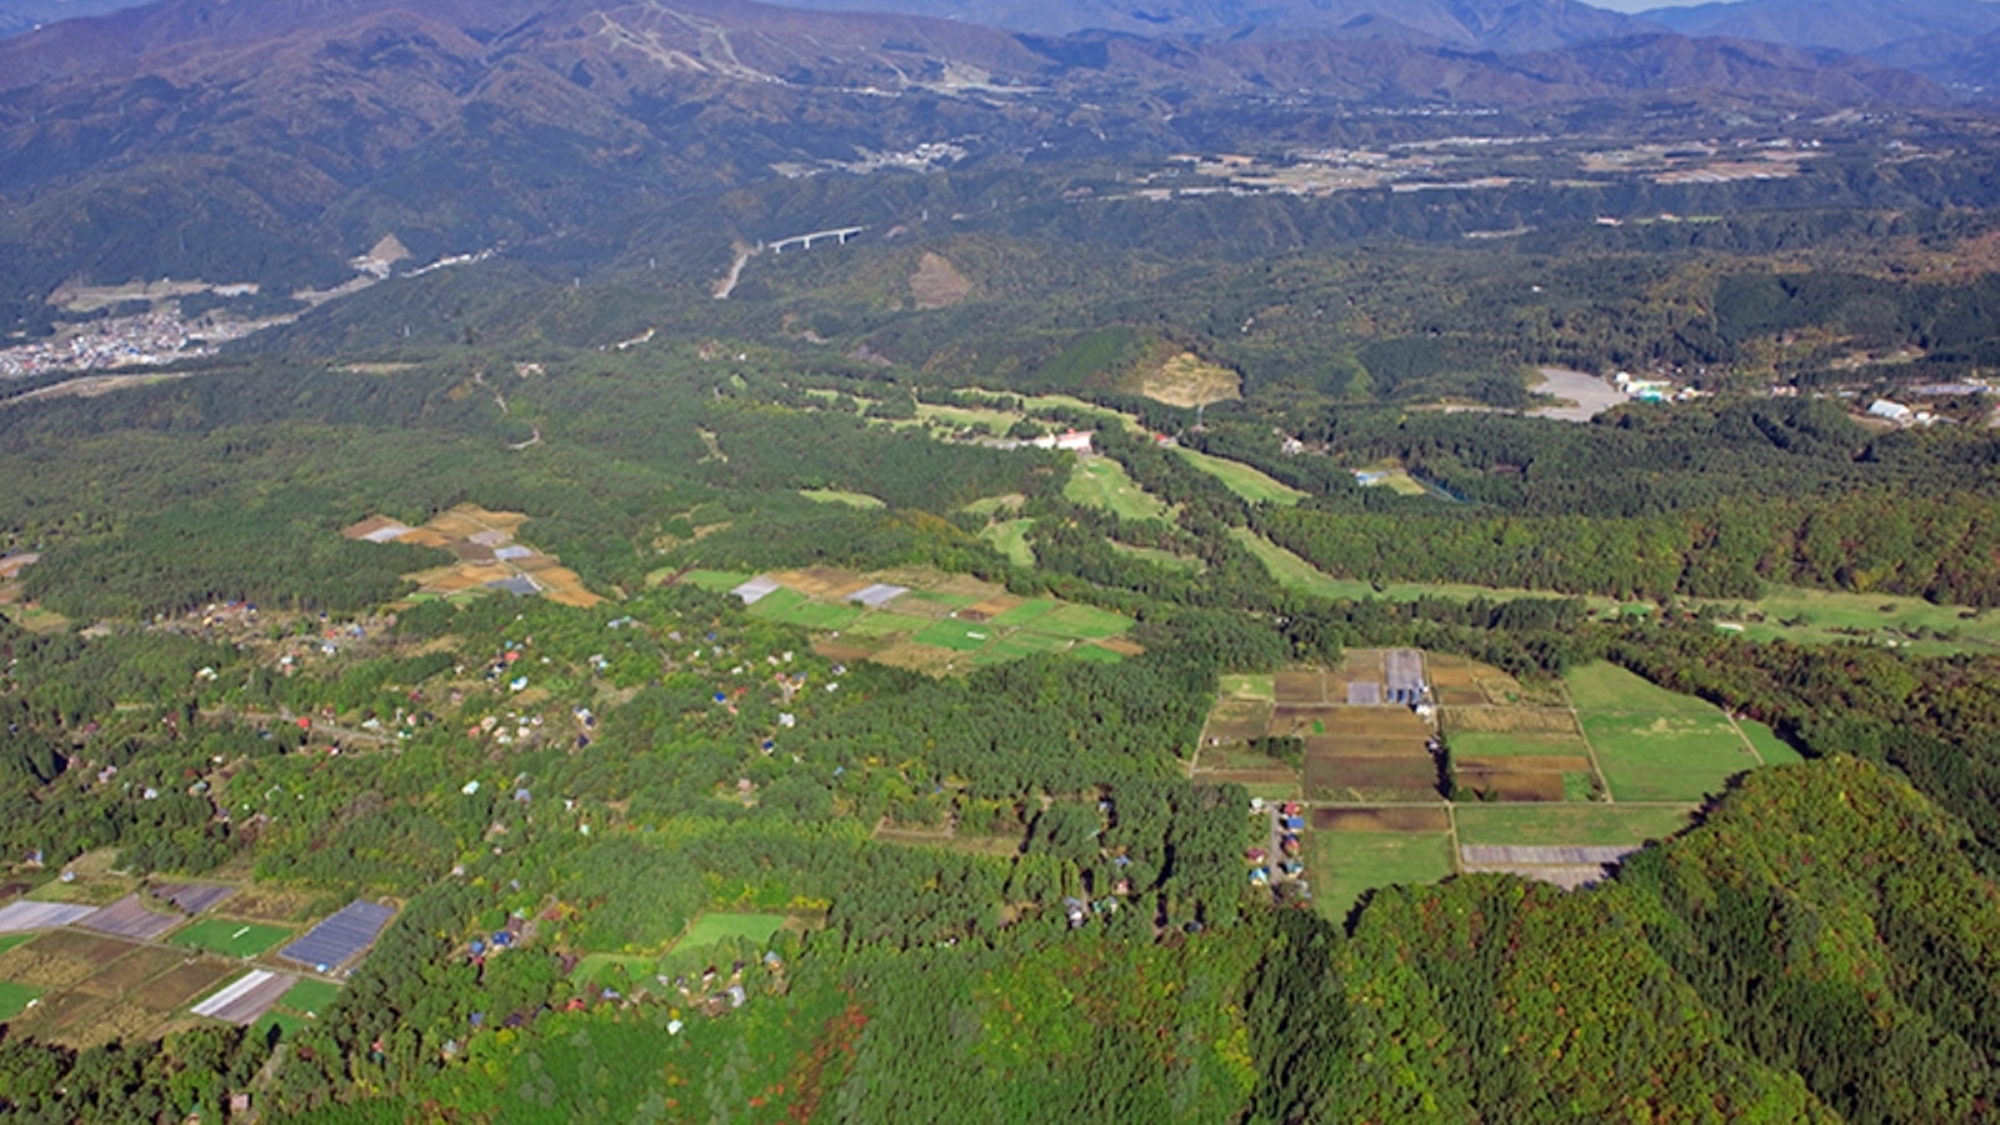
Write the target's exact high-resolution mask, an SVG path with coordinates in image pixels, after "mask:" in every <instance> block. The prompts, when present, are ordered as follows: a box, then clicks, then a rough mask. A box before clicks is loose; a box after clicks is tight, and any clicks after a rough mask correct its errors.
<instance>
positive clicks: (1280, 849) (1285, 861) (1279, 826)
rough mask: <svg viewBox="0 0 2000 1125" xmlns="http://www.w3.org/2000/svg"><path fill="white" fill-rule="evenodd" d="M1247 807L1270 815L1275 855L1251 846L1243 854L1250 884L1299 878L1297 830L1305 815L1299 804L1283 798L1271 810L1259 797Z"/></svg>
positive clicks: (1302, 827) (1301, 871)
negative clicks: (1247, 866) (1248, 869)
mask: <svg viewBox="0 0 2000 1125" xmlns="http://www.w3.org/2000/svg"><path fill="white" fill-rule="evenodd" d="M1250 809H1251V811H1252V812H1254V813H1260V814H1263V813H1269V814H1270V815H1271V816H1272V817H1273V819H1272V825H1273V829H1272V836H1273V837H1274V840H1275V844H1276V847H1277V854H1276V856H1273V855H1272V854H1271V853H1270V852H1269V851H1267V850H1266V849H1264V848H1251V849H1250V850H1248V851H1246V852H1244V853H1243V859H1244V862H1246V863H1248V864H1249V865H1250V885H1251V886H1253V887H1268V886H1270V885H1272V884H1273V883H1278V882H1285V881H1290V880H1301V879H1303V878H1304V877H1305V873H1306V865H1305V861H1304V860H1302V859H1301V858H1300V855H1301V854H1302V852H1303V850H1304V849H1303V847H1302V846H1301V845H1300V843H1299V833H1301V832H1303V831H1305V827H1306V818H1305V815H1304V810H1303V809H1302V808H1301V807H1300V806H1299V803H1298V802H1297V801H1286V802H1284V803H1283V804H1281V805H1279V806H1278V807H1277V809H1276V810H1275V811H1272V810H1270V809H1269V808H1268V806H1266V805H1265V804H1264V802H1263V800H1262V799H1261V798H1260V799H1256V800H1252V801H1251V802H1250Z"/></svg>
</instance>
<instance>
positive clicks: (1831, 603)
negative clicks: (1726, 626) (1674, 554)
mask: <svg viewBox="0 0 2000 1125" xmlns="http://www.w3.org/2000/svg"><path fill="white" fill-rule="evenodd" d="M1706 604H1711V605H1714V606H1716V607H1717V608H1719V609H1722V610H1723V611H1725V613H1726V614H1727V615H1728V616H1727V620H1730V621H1732V622H1735V623H1737V624H1741V625H1742V626H1743V635H1744V636H1746V637H1749V638H1751V639H1753V640H1759V641H1768V640H1775V639H1784V640H1788V641H1794V642H1796V643H1799V644H1828V643H1832V642H1836V641H1853V640H1854V639H1856V638H1855V634H1854V633H1853V632H1847V631H1844V630H1859V631H1860V632H1861V634H1862V635H1863V636H1865V637H1866V638H1868V639H1871V640H1877V641H1889V640H1894V641H1896V642H1897V644H1898V646H1899V647H1904V648H1908V649H1910V650H1912V651H1914V652H1916V653H1919V654H1922V655H1926V656H1930V655H1947V654H1950V653H1954V652H1968V651H1991V650H1993V649H1996V648H2000V613H1994V612H1980V611H1978V610H1975V609H1970V608H1967V607H1964V606H1955V605H1933V604H1932V603H1930V602H1927V601H1924V600H1923V599H1921V598H1906V597H1901V596H1898V595H1895V594H1853V593H1846V592H1844V591H1835V590H1805V589H1800V588H1798V587H1793V586H1774V587H1771V589H1770V590H1769V591H1768V592H1767V593H1766V594H1765V595H1764V596H1763V597H1762V598H1759V599H1757V600H1756V601H1728V600H1719V601H1714V602H1710V603H1706ZM1738 610H1740V611H1741V614H1740V616H1739V615H1738V613H1737V611H1738ZM1752 614H1761V615H1762V616H1763V617H1764V620H1763V621H1761V622H1759V621H1750V620H1748V618H1749V617H1750V615H1752ZM1787 621H1789V622H1793V624H1790V625H1787V624H1785V622H1787ZM1939 633H1943V634H1947V635H1948V636H1947V637H1946V638H1939V637H1937V636H1936V634H1939ZM1913 638H1915V639H1913Z"/></svg>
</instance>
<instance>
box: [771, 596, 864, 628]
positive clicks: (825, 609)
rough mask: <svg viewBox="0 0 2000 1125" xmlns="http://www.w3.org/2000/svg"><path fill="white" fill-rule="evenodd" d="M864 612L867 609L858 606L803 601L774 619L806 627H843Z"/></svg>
mask: <svg viewBox="0 0 2000 1125" xmlns="http://www.w3.org/2000/svg"><path fill="white" fill-rule="evenodd" d="M865 612H867V611H866V610H864V609H862V608H860V607H859V606H851V605H828V604H826V603H825V602H805V603H803V604H801V605H797V606H794V607H793V608H791V609H790V610H788V611H786V612H784V613H781V614H779V615H778V616H777V618H776V620H777V621H780V622H782V623H784V624H786V625H799V626H803V627H804V628H807V629H845V628H847V627H848V626H849V625H851V624H853V623H854V622H855V621H856V620H858V619H860V617H861V615H862V614H863V613H865Z"/></svg>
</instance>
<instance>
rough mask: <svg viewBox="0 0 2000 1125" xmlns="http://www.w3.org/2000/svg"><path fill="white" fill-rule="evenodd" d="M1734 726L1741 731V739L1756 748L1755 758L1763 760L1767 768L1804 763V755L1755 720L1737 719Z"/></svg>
mask: <svg viewBox="0 0 2000 1125" xmlns="http://www.w3.org/2000/svg"><path fill="white" fill-rule="evenodd" d="M1736 725H1737V726H1738V727H1741V728H1742V729H1743V737H1744V738H1747V739H1749V740H1750V745H1751V746H1754V747H1756V749H1757V756H1758V757H1760V758H1762V759H1764V764H1765V765H1767V766H1789V765H1795V764H1797V763H1799V762H1803V761H1805V760H1806V759H1805V755H1803V754H1801V753H1799V752H1798V751H1797V750H1794V749H1793V748H1792V744H1791V743H1789V742H1786V741H1785V740H1784V739H1782V738H1779V737H1778V732H1777V731H1774V730H1772V729H1771V728H1770V727H1767V726H1765V725H1764V724H1763V723H1760V722H1758V721H1756V720H1755V719H1738V720H1736Z"/></svg>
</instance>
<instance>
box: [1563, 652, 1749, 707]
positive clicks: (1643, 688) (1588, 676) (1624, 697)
mask: <svg viewBox="0 0 2000 1125" xmlns="http://www.w3.org/2000/svg"><path fill="white" fill-rule="evenodd" d="M1563 682H1564V683H1565V684H1566V685H1567V686H1568V687H1569V698H1570V703H1571V704H1572V705H1573V706H1575V708H1576V709H1577V710H1578V711H1583V712H1586V713H1588V712H1592V711H1603V712H1610V713H1612V714H1619V715H1690V716H1693V715H1699V716H1710V715H1716V714H1719V712H1717V711H1716V709H1715V707H1714V706H1713V705H1711V704H1709V703H1708V702H1706V701H1704V700H1701V699H1696V698H1695V697H1694V696H1691V695H1682V694H1680V693H1679V692H1672V691H1668V690H1667V689H1666V688H1663V687H1661V686H1660V685H1658V684H1656V683H1653V682H1652V681H1651V680H1648V679H1646V678H1645V677H1643V676H1638V675H1634V674H1633V673H1631V672H1628V671H1626V670H1625V669H1623V668H1620V667H1619V666H1618V665H1616V664H1612V663H1609V662H1606V661H1602V660H1600V661H1598V662H1596V663H1594V664H1586V665H1584V666H1583V667H1581V668H1572V669H1570V671H1569V673H1568V674H1567V675H1565V676H1564V677H1563Z"/></svg>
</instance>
